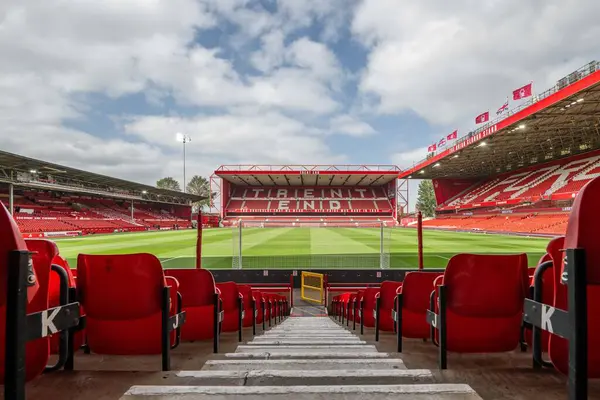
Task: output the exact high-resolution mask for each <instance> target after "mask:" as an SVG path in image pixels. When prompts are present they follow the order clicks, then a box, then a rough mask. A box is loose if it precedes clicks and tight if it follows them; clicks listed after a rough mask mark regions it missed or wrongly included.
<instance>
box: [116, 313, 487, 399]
mask: <svg viewBox="0 0 600 400" xmlns="http://www.w3.org/2000/svg"><path fill="white" fill-rule="evenodd" d="M175 377H176V378H175V379H174V380H169V384H167V385H160V386H158V385H157V386H150V385H148V386H145V385H144V386H132V387H131V388H130V389H129V390H128V391H127V392H126V393H125V395H124V396H123V397H122V398H121V400H142V399H144V400H155V399H161V400H162V399H165V400H166V399H177V400H187V399H212V400H217V399H227V400H230V399H231V400H232V399H245V400H259V399H260V400H305V399H306V400H308V399H328V400H329V399H331V400H338V399H340V400H341V399H344V400H351V399H361V400H378V399H396V400H397V399H412V400H425V399H436V400H477V399H479V400H481V398H480V397H479V396H478V395H477V394H476V393H475V391H473V389H472V388H471V387H470V386H468V385H464V384H443V383H434V376H433V374H432V372H431V371H430V370H422V369H407V368H406V366H405V365H404V363H403V362H402V360H401V359H400V358H397V357H396V356H395V355H394V354H390V353H383V352H379V351H377V349H376V347H375V346H374V345H372V344H368V343H367V342H365V341H363V340H360V338H359V337H357V336H356V335H354V334H352V333H351V332H350V331H348V330H346V329H344V328H343V327H342V326H340V325H338V324H337V323H336V322H334V321H333V320H332V319H330V318H329V317H289V318H288V319H286V320H285V321H284V322H282V323H281V324H280V325H278V326H277V327H275V328H273V329H270V330H269V331H266V332H264V333H263V334H262V335H260V336H256V337H255V338H254V339H253V340H251V341H249V342H247V343H246V344H243V345H240V346H238V347H237V349H236V351H235V352H234V353H227V354H225V355H224V357H223V356H215V357H214V358H213V359H212V360H208V361H207V362H206V363H205V364H204V366H203V367H202V369H201V370H200V371H179V372H176V373H175ZM173 381H174V383H172V382H173Z"/></svg>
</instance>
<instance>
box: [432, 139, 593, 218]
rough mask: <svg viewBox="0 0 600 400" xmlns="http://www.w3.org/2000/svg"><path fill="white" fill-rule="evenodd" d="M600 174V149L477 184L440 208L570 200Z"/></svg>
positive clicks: (508, 173) (439, 207)
mask: <svg viewBox="0 0 600 400" xmlns="http://www.w3.org/2000/svg"><path fill="white" fill-rule="evenodd" d="M597 176H600V152H598V151H595V152H592V153H587V154H582V155H578V156H575V157H570V158H566V159H562V160H557V161H554V162H550V163H547V164H542V165H534V166H531V167H527V168H524V169H520V170H517V171H513V172H507V173H505V174H501V175H499V176H497V177H494V178H491V179H487V180H484V181H482V182H479V183H477V184H476V185H474V186H472V187H471V188H469V189H467V190H466V191H464V192H463V193H461V194H459V195H458V196H455V197H454V198H452V199H450V200H449V201H447V202H446V203H445V204H442V205H440V206H438V209H441V210H446V209H454V208H458V207H460V208H464V207H483V206H486V205H493V204H497V203H498V202H506V201H511V202H515V201H516V202H517V203H518V202H520V201H537V200H540V199H554V200H558V199H570V198H573V197H575V194H576V193H577V192H578V191H579V190H580V189H581V188H582V187H583V185H585V184H586V183H587V182H589V181H590V180H592V179H594V178H595V177H597Z"/></svg>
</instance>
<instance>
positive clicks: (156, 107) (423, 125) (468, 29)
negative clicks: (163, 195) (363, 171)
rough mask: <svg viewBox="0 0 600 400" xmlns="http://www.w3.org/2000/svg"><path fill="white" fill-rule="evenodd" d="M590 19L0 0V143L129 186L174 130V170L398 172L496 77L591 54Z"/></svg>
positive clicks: (308, 4)
mask: <svg viewBox="0 0 600 400" xmlns="http://www.w3.org/2000/svg"><path fill="white" fill-rule="evenodd" d="M598 15H600V2H599V1H597V0H528V1H522V0H502V1H500V0H487V1H485V2H481V1H477V0H453V1H447V0H420V1H414V0H346V1H343V0H327V1H324V0H127V1H123V0H103V1H97V0H70V1H69V0H54V1H47V0H28V1H20V0H3V1H2V2H0V149H2V150H6V151H10V152H14V153H18V154H22V155H26V156H30V157H35V158H41V159H43V160H48V161H52V162H57V163H60V164H65V165H68V166H71V167H75V168H82V169H85V170H89V171H93V172H97V173H102V174H107V175H111V176H115V177H119V178H124V179H130V180H134V181H137V182H142V183H147V184H155V182H156V180H157V179H159V178H161V177H164V176H173V177H175V178H176V179H178V180H179V181H180V182H181V181H182V180H183V161H182V146H183V145H182V143H180V142H177V140H176V134H177V132H183V133H185V134H187V135H189V136H190V137H191V139H192V141H191V142H190V143H188V144H187V145H186V153H187V161H186V166H187V176H188V179H189V177H190V176H191V175H194V174H199V175H203V176H209V175H210V174H211V173H212V172H213V171H214V170H215V169H216V168H217V167H218V166H219V165H222V164H395V165H398V166H400V167H401V168H405V167H408V166H411V165H412V164H413V163H414V162H416V161H418V160H420V159H422V158H423V157H424V156H425V155H426V154H425V153H426V148H427V146H428V145H430V144H431V143H434V142H437V141H438V140H439V139H440V138H441V137H443V136H445V135H446V134H448V133H450V132H452V131H453V130H455V129H458V130H459V136H461V135H463V134H466V133H468V132H469V131H470V130H472V129H473V128H474V127H475V124H474V117H475V116H476V115H477V114H479V113H481V112H484V111H488V110H489V111H490V112H491V114H492V116H493V115H495V110H496V109H497V108H498V107H500V106H501V105H502V104H503V103H504V101H505V100H506V97H507V96H508V95H510V94H511V92H512V90H514V89H516V88H518V87H520V86H523V85H524V84H526V83H528V82H530V81H533V82H534V91H537V92H542V91H544V90H546V89H547V88H549V87H551V86H553V85H554V84H555V83H556V81H557V80H558V79H559V78H561V77H562V76H564V75H566V74H568V73H570V72H571V71H573V70H575V69H577V68H579V67H580V66H583V65H584V64H586V63H587V62H589V61H591V60H595V59H598V58H600V41H599V40H598V37H600V20H598V18H597V16H598ZM512 105H513V104H512V103H511V106H512ZM514 105H516V104H514ZM411 193H412V195H411V201H412V203H413V204H414V194H415V193H416V190H415V185H414V184H413V185H412V188H411ZM411 208H413V207H412V205H411Z"/></svg>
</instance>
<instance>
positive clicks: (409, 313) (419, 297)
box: [402, 271, 441, 339]
mask: <svg viewBox="0 0 600 400" xmlns="http://www.w3.org/2000/svg"><path fill="white" fill-rule="evenodd" d="M439 276H441V274H440V273H438V272H420V271H419V272H409V273H407V274H406V275H405V276H404V283H403V285H402V336H404V337H408V338H424V339H426V338H428V337H429V336H430V329H429V324H428V323H427V322H426V315H427V310H428V309H429V296H430V294H431V292H432V291H433V281H435V279H436V278H437V277H439Z"/></svg>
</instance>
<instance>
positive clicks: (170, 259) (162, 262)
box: [160, 256, 187, 264]
mask: <svg viewBox="0 0 600 400" xmlns="http://www.w3.org/2000/svg"><path fill="white" fill-rule="evenodd" d="M186 257H187V256H177V257H171V258H167V259H166V260H160V262H161V264H164V263H168V262H169V261H173V260H176V259H178V258H186Z"/></svg>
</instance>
